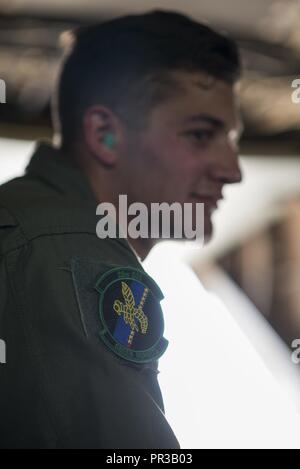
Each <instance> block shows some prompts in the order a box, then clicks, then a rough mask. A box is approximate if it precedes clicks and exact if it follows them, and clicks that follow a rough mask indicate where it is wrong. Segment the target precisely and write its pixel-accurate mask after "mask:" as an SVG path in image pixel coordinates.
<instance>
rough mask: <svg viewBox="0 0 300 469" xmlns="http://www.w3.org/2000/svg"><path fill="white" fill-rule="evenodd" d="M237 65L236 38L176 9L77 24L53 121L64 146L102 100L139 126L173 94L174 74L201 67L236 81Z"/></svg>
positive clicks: (134, 125)
mask: <svg viewBox="0 0 300 469" xmlns="http://www.w3.org/2000/svg"><path fill="white" fill-rule="evenodd" d="M240 69H241V66H240V57H239V52H238V47H237V45H236V43H235V42H234V41H233V40H231V39H229V38H227V37H226V36H225V35H223V34H220V33H218V32H216V31H214V30H213V29H211V28H210V27H209V26H207V25H204V24H201V23H198V22H196V21H194V20H193V19H191V18H189V17H187V16H185V15H182V14H179V13H175V12H170V11H162V10H154V11H152V12H149V13H145V14H142V15H129V16H123V17H120V18H117V19H113V20H111V21H107V22H105V23H101V24H96V25H91V26H87V27H81V28H78V29H77V30H74V31H73V32H72V46H71V47H70V48H69V50H68V51H67V53H66V56H65V59H64V61H63V63H62V67H61V73H60V76H59V80H58V87H57V91H56V93H55V95H54V100H53V116H54V125H55V127H56V130H57V131H58V132H59V133H60V135H61V138H62V142H63V144H66V145H68V142H71V141H72V139H74V135H76V134H77V133H78V131H79V130H80V128H81V121H82V117H83V113H84V111H85V110H86V109H87V108H88V107H89V106H90V105H93V104H102V105H104V106H107V107H109V108H110V109H111V110H112V111H113V112H115V113H116V114H117V115H119V116H120V117H121V118H122V119H124V120H125V121H126V122H127V123H128V125H131V126H133V127H140V126H142V125H145V120H146V117H147V115H148V114H149V111H151V109H152V108H154V107H155V105H156V104H158V103H159V102H162V100H165V99H168V98H170V97H172V95H173V94H174V93H176V92H178V90H176V83H174V80H172V72H174V71H194V72H195V71H198V72H200V71H202V72H205V73H207V74H209V75H210V76H212V77H214V78H215V79H219V80H222V81H225V82H227V83H230V84H234V83H235V82H236V81H237V80H238V79H239V77H240V72H241V70H240Z"/></svg>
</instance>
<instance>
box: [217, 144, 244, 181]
mask: <svg viewBox="0 0 300 469" xmlns="http://www.w3.org/2000/svg"><path fill="white" fill-rule="evenodd" d="M212 173H213V174H212V175H213V177H214V178H215V179H218V180H219V181H220V182H222V184H237V183H239V182H241V181H242V179H243V175H242V170H241V167H240V161H239V152H238V150H236V149H232V148H231V147H228V148H227V149H226V150H225V151H224V152H222V155H220V158H217V159H216V160H215V164H214V165H213V167H212Z"/></svg>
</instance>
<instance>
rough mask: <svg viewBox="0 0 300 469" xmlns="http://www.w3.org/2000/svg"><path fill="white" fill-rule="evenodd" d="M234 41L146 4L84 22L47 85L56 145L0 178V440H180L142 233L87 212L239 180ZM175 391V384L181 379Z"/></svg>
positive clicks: (179, 196)
mask: <svg viewBox="0 0 300 469" xmlns="http://www.w3.org/2000/svg"><path fill="white" fill-rule="evenodd" d="M239 73H240V63H239V55H238V51H237V47H236V45H235V44H234V43H233V42H232V41H230V40H229V39H227V38H225V37H223V36H222V35H219V34H218V33H216V32H214V31H212V30H211V29H210V28H209V27H207V26H204V25H201V24H199V23H197V22H194V21H192V20H191V19H189V18H187V17H185V16H182V15H180V14H177V13H172V12H162V11H155V12H151V13H148V14H144V15H139V16H128V17H122V18H118V19H116V20H113V21H110V22H107V23H104V24H101V25H96V26H92V27H88V28H85V29H80V30H78V31H77V32H76V33H75V40H74V42H73V44H72V47H71V48H70V50H69V51H68V53H67V55H66V58H65V60H64V62H63V65H62V69H61V74H60V77H59V81H58V89H57V92H56V94H55V99H54V106H53V110H54V112H53V114H54V125H55V133H56V136H55V138H56V141H58V140H59V144H58V145H57V146H56V147H54V146H51V145H46V144H41V145H40V146H39V147H38V148H37V150H36V152H35V154H34V156H33V158H32V160H31V163H30V165H29V167H28V168H27V172H26V175H25V176H24V177H22V178H19V179H16V180H14V181H11V182H10V183H8V184H6V185H4V186H2V187H1V188H0V299H1V300H0V336H1V339H4V340H5V344H6V351H7V361H6V364H2V365H0V373H1V378H0V416H1V418H0V447H3V448H178V447H179V443H178V441H177V439H176V437H175V435H174V434H173V432H172V430H171V428H170V426H169V424H168V422H167V420H166V418H165V416H164V407H163V401H162V396H161V393H160V389H159V386H158V381H157V374H158V359H159V357H160V356H161V355H162V354H163V353H164V352H165V350H166V348H167V341H166V339H165V338H164V337H163V317H162V312H161V308H160V300H161V299H162V293H161V292H160V290H159V287H158V286H157V285H156V284H155V283H154V281H153V280H152V279H151V278H150V277H149V276H148V275H147V274H146V273H145V272H144V270H143V267H142V265H141V263H140V260H143V259H144V258H145V257H146V256H147V254H148V253H149V251H150V250H151V248H152V246H153V244H154V243H155V242H156V241H157V240H154V239H152V238H151V237H146V238H137V239H135V238H134V237H130V236H129V237H128V239H124V238H121V237H120V238H117V239H113V238H107V239H100V238H99V236H97V235H96V226H97V221H98V220H97V216H96V207H97V205H98V204H99V203H102V202H109V203H111V204H113V206H115V207H116V210H118V197H119V195H120V194H125V195H126V196H127V198H128V205H130V204H132V203H134V202H140V203H143V204H145V206H146V207H150V205H151V204H152V203H154V202H158V203H162V202H166V203H168V204H172V203H174V202H178V203H179V204H181V205H182V204H184V203H187V202H190V203H192V204H193V207H194V206H196V203H197V202H202V203H205V236H206V239H209V238H210V237H211V235H212V223H211V216H212V212H213V211H214V209H215V208H216V207H217V202H218V200H219V199H221V198H222V188H223V186H224V185H225V184H231V183H236V182H239V181H240V180H241V173H240V168H239V163H238V148H237V141H238V137H239V134H240V120H239V113H238V107H237V98H236V83H237V81H238V78H239ZM174 392H176V390H174Z"/></svg>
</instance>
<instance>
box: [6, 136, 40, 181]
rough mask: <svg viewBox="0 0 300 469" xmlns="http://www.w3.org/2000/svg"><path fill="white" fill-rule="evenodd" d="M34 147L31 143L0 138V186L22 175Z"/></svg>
mask: <svg viewBox="0 0 300 469" xmlns="http://www.w3.org/2000/svg"><path fill="white" fill-rule="evenodd" d="M34 145H35V144H34V143H33V142H25V141H21V140H20V141H16V140H8V139H3V138H0V184H2V183H4V182H6V181H8V180H9V179H12V178H14V177H17V176H21V175H22V174H23V173H24V170H25V168H26V166H27V164H28V162H29V159H30V157H31V155H32V152H33V149H34Z"/></svg>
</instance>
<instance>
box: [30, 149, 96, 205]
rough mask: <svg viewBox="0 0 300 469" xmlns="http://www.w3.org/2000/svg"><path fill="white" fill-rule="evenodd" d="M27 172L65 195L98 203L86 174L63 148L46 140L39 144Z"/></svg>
mask: <svg viewBox="0 0 300 469" xmlns="http://www.w3.org/2000/svg"><path fill="white" fill-rule="evenodd" d="M26 174H27V175H29V176H30V175H34V176H37V177H38V178H39V179H42V180H43V181H44V182H46V183H47V184H49V185H51V186H52V187H54V188H55V189H57V190H58V191H59V192H60V193H62V194H63V195H67V196H70V197H76V198H80V199H83V200H85V201H86V202H91V203H93V204H95V205H97V201H96V198H95V196H94V194H93V192H92V190H91V188H90V185H89V182H88V180H87V178H86V176H85V174H84V173H83V172H82V171H81V170H80V168H78V167H77V166H76V165H75V164H73V163H72V161H70V160H69V159H67V158H66V157H65V156H64V155H63V153H62V152H61V150H59V149H57V148H55V147H53V146H52V145H51V144H48V143H45V142H39V143H38V144H37V147H36V150H35V152H34V154H33V157H32V159H31V161H30V163H29V165H28V167H27V169H26Z"/></svg>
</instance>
